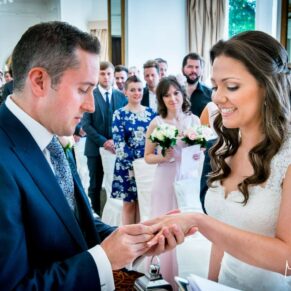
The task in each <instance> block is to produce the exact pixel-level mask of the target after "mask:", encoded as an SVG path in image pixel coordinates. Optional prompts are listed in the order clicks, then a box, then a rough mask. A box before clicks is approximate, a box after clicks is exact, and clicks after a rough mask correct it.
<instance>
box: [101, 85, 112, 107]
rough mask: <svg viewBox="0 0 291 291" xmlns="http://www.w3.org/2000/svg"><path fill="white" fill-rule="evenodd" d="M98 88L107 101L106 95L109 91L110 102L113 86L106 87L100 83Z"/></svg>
mask: <svg viewBox="0 0 291 291" xmlns="http://www.w3.org/2000/svg"><path fill="white" fill-rule="evenodd" d="M98 89H99V91H100V93H101V95H102V97H103V99H104V101H105V102H106V95H105V93H106V92H108V93H109V94H108V98H109V102H110V103H111V99H112V87H110V89H108V90H107V89H104V88H103V87H101V86H100V85H98Z"/></svg>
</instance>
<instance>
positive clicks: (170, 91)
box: [145, 76, 200, 286]
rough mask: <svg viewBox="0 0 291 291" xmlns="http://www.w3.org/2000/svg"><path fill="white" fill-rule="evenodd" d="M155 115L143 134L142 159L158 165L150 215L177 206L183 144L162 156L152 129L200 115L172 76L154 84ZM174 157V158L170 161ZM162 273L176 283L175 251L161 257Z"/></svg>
mask: <svg viewBox="0 0 291 291" xmlns="http://www.w3.org/2000/svg"><path fill="white" fill-rule="evenodd" d="M157 101H158V114H159V116H157V117H155V118H154V119H153V120H152V122H151V123H150V125H149V128H148V130H147V134H146V146H145V161H146V162H147V163H149V164H157V165H158V166H157V169H156V172H155V176H154V181H153V186H152V194H151V217H155V216H157V215H162V214H165V213H167V212H169V211H170V210H173V209H176V208H177V200H176V196H175V190H174V185H173V184H174V181H176V180H179V178H180V172H179V166H180V162H181V151H182V148H183V147H185V143H184V142H183V141H181V140H178V141H177V144H176V146H174V147H172V148H169V149H168V150H166V154H165V156H163V155H162V153H161V151H157V148H158V145H157V144H155V143H153V142H152V141H151V140H150V136H151V134H152V132H153V131H154V129H155V128H156V127H158V126H160V125H162V124H169V125H173V126H175V127H176V128H177V129H178V130H179V131H180V132H183V131H184V130H186V129H188V128H190V127H191V126H193V125H197V124H200V121H199V118H198V117H197V116H195V115H193V114H192V113H191V112H190V104H189V101H188V98H187V95H186V92H185V91H184V89H183V87H182V86H181V85H180V84H179V83H178V81H177V79H176V78H175V77H173V76H169V77H164V78H163V79H162V80H161V81H160V83H159V84H158V87H157ZM173 159H174V160H173ZM160 259H161V272H162V274H163V275H164V277H165V278H166V280H168V281H169V282H172V285H173V286H175V283H174V281H173V280H174V276H176V275H178V270H177V261H176V254H175V252H173V253H172V254H171V253H170V254H164V255H161V256H160Z"/></svg>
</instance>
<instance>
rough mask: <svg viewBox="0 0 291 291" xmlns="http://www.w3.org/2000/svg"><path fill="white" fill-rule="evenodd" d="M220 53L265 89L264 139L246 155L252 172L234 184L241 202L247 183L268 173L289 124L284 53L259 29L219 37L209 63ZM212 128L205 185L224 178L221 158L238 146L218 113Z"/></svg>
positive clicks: (290, 87)
mask: <svg viewBox="0 0 291 291" xmlns="http://www.w3.org/2000/svg"><path fill="white" fill-rule="evenodd" d="M221 55H224V56H227V57H231V58H233V59H236V60H238V61H240V62H241V63H242V64H243V65H244V66H245V67H246V69H247V70H248V72H249V73H250V74H251V75H252V76H253V77H254V78H255V79H256V80H257V82H258V84H259V86H261V87H262V88H264V91H265V96H264V97H265V98H264V103H263V105H262V108H261V116H262V132H263V133H264V139H263V140H262V141H261V142H259V143H258V144H257V145H256V146H254V147H253V148H252V149H251V150H250V152H249V155H248V156H249V159H250V162H251V165H252V166H253V169H254V173H253V175H251V176H249V177H247V178H246V179H244V180H243V181H242V182H241V183H239V184H238V189H239V190H240V191H241V192H242V194H243V196H244V200H243V204H244V205H245V204H246V203H247V201H248V199H249V186H250V185H259V184H262V183H264V182H265V181H266V180H267V179H268V177H269V176H270V164H271V160H272V158H273V157H274V155H275V154H276V153H277V152H278V151H279V149H280V147H281V145H282V143H283V142H284V140H285V139H286V133H287V132H288V130H289V128H290V115H291V112H290V90H291V85H290V84H291V80H290V72H289V68H288V55H287V52H286V50H285V49H284V48H283V47H282V45H281V44H280V43H279V42H278V41H276V40H275V39H274V38H273V37H271V36H270V35H268V34H266V33H264V32H261V31H247V32H243V33H241V34H238V35H236V36H234V37H233V38H231V39H229V40H227V41H222V40H221V41H219V42H218V43H217V44H215V45H214V46H213V48H212V49H211V51H210V58H211V63H212V64H213V62H214V60H215V58H216V57H218V56H221ZM214 128H215V130H216V132H217V135H218V139H217V142H216V144H215V145H214V146H213V147H212V148H211V150H210V152H209V153H210V157H211V166H212V173H210V176H209V179H208V185H209V187H211V186H212V185H213V182H214V181H218V180H224V179H225V178H226V177H228V176H229V175H230V172H231V169H230V167H229V166H228V165H227V163H226V162H225V160H226V158H227V157H231V156H233V155H234V154H235V153H236V151H237V150H238V148H239V146H240V133H239V129H238V128H237V129H230V128H226V127H224V126H223V123H222V117H221V114H218V116H217V117H216V119H215V121H214Z"/></svg>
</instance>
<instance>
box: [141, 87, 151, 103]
mask: <svg viewBox="0 0 291 291" xmlns="http://www.w3.org/2000/svg"><path fill="white" fill-rule="evenodd" d="M141 105H143V106H146V107H149V106H150V91H149V88H148V87H145V88H144V89H143V95H142V99H141Z"/></svg>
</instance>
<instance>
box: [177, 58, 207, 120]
mask: <svg viewBox="0 0 291 291" xmlns="http://www.w3.org/2000/svg"><path fill="white" fill-rule="evenodd" d="M203 67H204V60H203V59H202V58H201V57H200V56H199V55H198V54H196V53H189V54H188V55H186V56H185V57H184V59H183V62H182V73H183V75H184V76H185V77H186V83H187V94H188V96H189V98H190V102H191V111H192V113H193V114H195V115H197V116H198V117H200V115H201V113H202V111H203V109H204V107H205V106H206V104H207V103H208V102H211V90H210V89H209V88H208V87H207V86H205V85H204V84H202V83H201V77H202V75H203Z"/></svg>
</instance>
